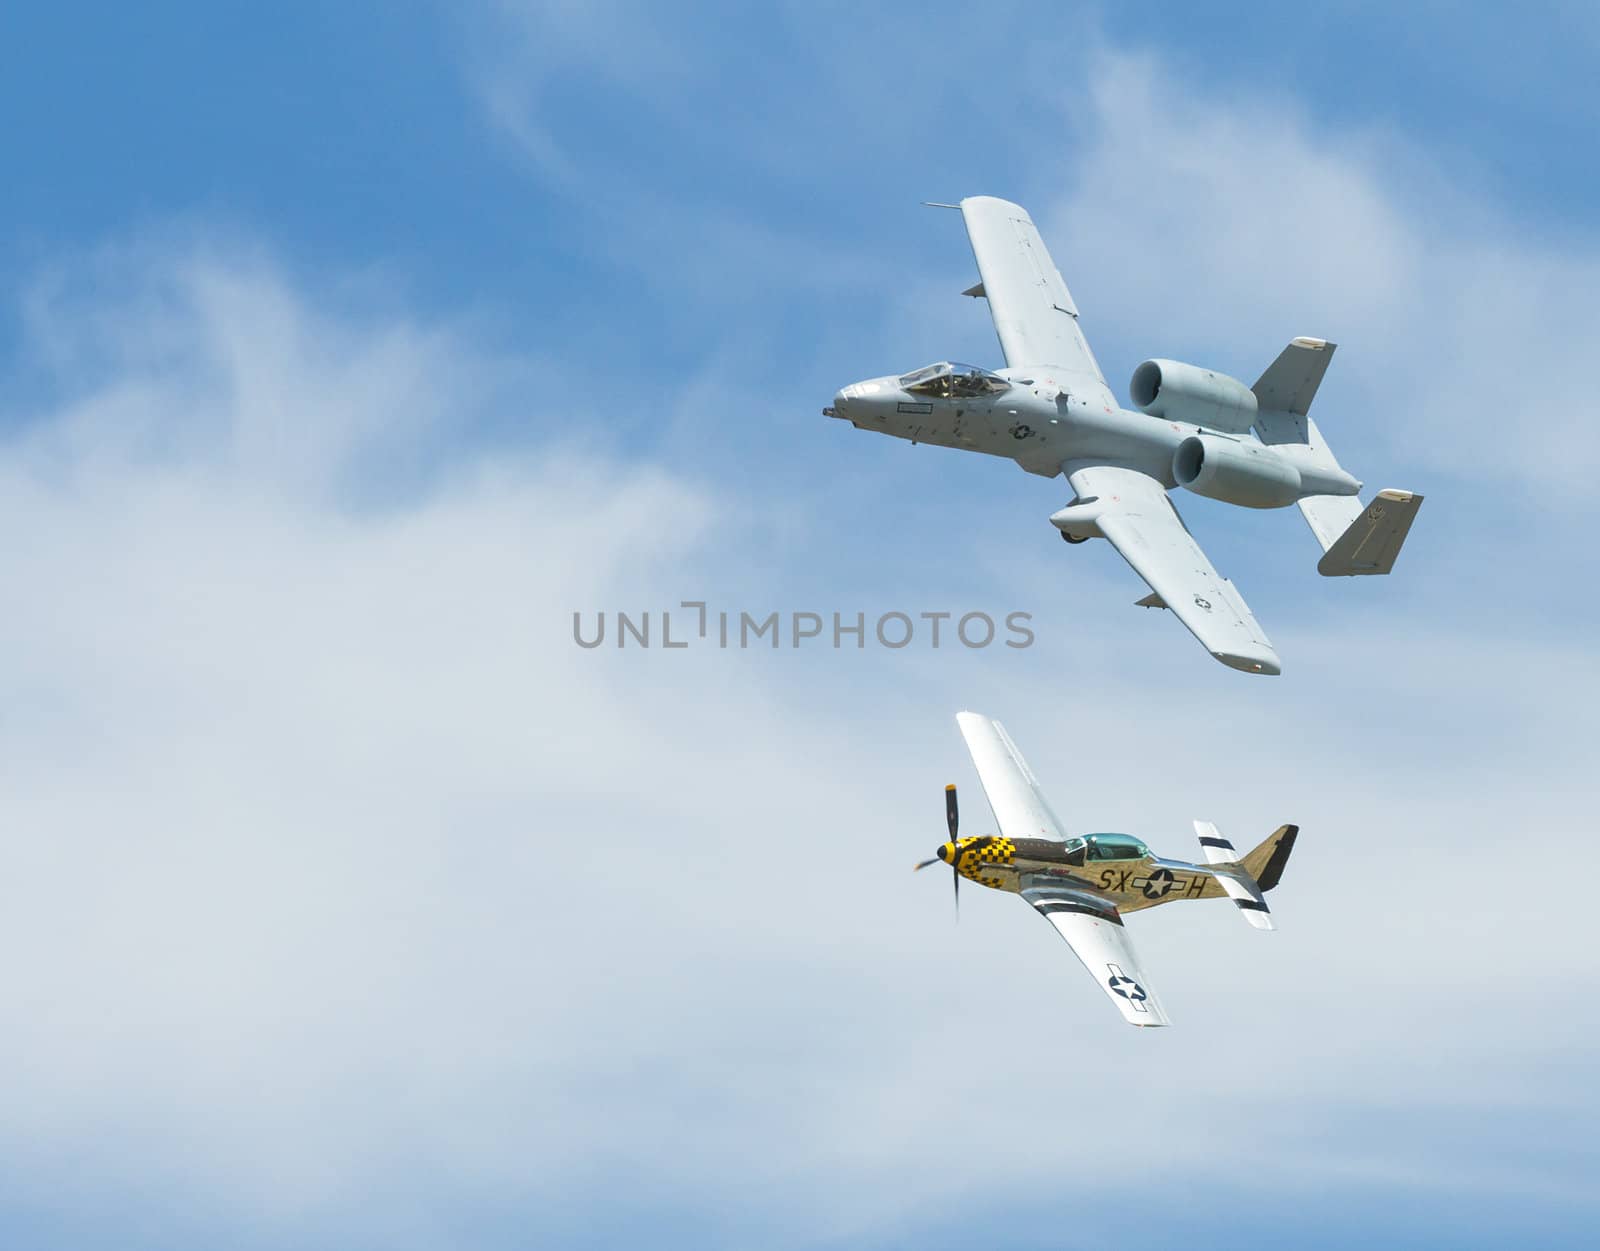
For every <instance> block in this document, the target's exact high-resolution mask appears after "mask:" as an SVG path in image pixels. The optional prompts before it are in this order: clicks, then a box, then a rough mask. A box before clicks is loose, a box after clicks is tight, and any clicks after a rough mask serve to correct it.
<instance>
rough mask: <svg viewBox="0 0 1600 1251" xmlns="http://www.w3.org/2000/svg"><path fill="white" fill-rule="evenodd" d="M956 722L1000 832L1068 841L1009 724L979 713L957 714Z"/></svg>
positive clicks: (1007, 835) (1017, 836)
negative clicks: (1008, 728)
mask: <svg viewBox="0 0 1600 1251" xmlns="http://www.w3.org/2000/svg"><path fill="white" fill-rule="evenodd" d="M956 724H957V725H959V726H960V727H961V737H962V738H964V739H966V740H967V750H968V751H969V752H971V753H972V763H973V764H974V765H976V766H977V768H978V780H979V781H980V782H982V783H983V793H984V795H985V796H986V797H987V798H988V800H989V807H990V808H991V809H992V810H993V812H994V819H995V821H996V823H997V824H998V825H999V826H1000V832H1001V833H1002V834H1004V835H1005V836H1006V837H1007V838H1009V839H1018V838H1051V839H1055V840H1056V841H1058V842H1060V841H1063V840H1065V839H1066V837H1067V835H1066V833H1065V831H1063V830H1062V828H1061V822H1060V821H1059V820H1058V819H1057V818H1056V814H1055V813H1053V812H1051V811H1050V805H1049V804H1048V803H1046V802H1045V798H1044V794H1043V792H1041V791H1040V790H1039V780H1038V779H1037V778H1035V777H1034V776H1033V770H1032V769H1030V768H1028V762H1027V761H1026V760H1024V759H1023V758H1022V753H1021V752H1019V751H1018V750H1017V745H1016V744H1015V743H1013V742H1012V741H1011V736H1010V735H1009V734H1007V733H1006V728H1005V726H1003V725H1001V724H1000V723H999V722H998V721H991V720H990V719H989V718H988V717H985V716H981V715H980V714H978V713H976V712H961V713H957V714H956Z"/></svg>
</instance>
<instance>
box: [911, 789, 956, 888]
mask: <svg viewBox="0 0 1600 1251" xmlns="http://www.w3.org/2000/svg"><path fill="white" fill-rule="evenodd" d="M944 820H945V824H946V825H948V826H949V827H950V842H949V844H948V846H949V848H950V874H951V876H952V877H953V878H954V879H955V884H956V914H957V915H958V916H959V915H960V913H961V850H962V849H961V847H960V845H959V844H958V843H957V842H956V830H957V829H958V828H959V827H960V825H961V813H960V811H959V809H957V807H956V787H955V783H954V782H952V783H951V784H950V785H949V786H947V787H945V788H944ZM944 852H945V849H944V848H943V847H941V848H939V854H938V855H936V856H934V857H933V858H932V859H930V860H924V861H923V862H922V863H921V864H919V865H918V866H917V867H916V869H913V870H912V872H913V873H915V872H918V871H919V870H922V869H926V868H927V867H928V866H929V865H930V864H935V863H937V862H938V861H940V860H943V859H944V858H945V855H944Z"/></svg>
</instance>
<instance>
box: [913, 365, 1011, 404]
mask: <svg viewBox="0 0 1600 1251" xmlns="http://www.w3.org/2000/svg"><path fill="white" fill-rule="evenodd" d="M1010 385H1011V384H1010V383H1009V382H1007V381H1006V380H1005V379H1004V378H1002V377H1001V376H1000V375H999V374H995V373H990V372H989V371H988V370H987V369H979V368H978V367H977V366H976V365H962V364H959V363H957V362H956V361H940V362H939V363H938V364H937V365H927V366H925V367H923V368H922V369H916V370H913V371H912V372H911V373H909V374H906V375H905V376H904V377H902V378H901V379H900V389H901V390H903V391H909V392H910V393H911V394H912V395H931V396H933V397H935V398H936V399H941V400H948V399H960V398H970V397H975V396H982V395H998V394H999V393H1000V392H1001V391H1004V390H1006V389H1007V388H1008V387H1010Z"/></svg>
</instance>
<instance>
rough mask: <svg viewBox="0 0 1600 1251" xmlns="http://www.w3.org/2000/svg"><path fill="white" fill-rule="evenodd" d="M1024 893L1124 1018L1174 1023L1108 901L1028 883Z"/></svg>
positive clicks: (1144, 1022) (1139, 1022)
mask: <svg viewBox="0 0 1600 1251" xmlns="http://www.w3.org/2000/svg"><path fill="white" fill-rule="evenodd" d="M1022 897H1023V898H1024V899H1026V900H1027V901H1028V902H1029V903H1030V904H1032V905H1033V906H1034V907H1035V908H1036V909H1037V910H1038V911H1039V913H1040V914H1041V915H1042V916H1043V917H1044V919H1045V920H1046V921H1048V922H1050V924H1051V925H1053V926H1055V927H1056V930H1057V932H1058V933H1060V935H1061V937H1062V938H1064V939H1066V940H1067V945H1068V946H1069V947H1071V948H1072V954H1073V955H1075V956H1077V957H1078V959H1079V960H1081V961H1083V967H1084V968H1086V969H1088V970H1089V975H1090V976H1091V977H1093V978H1094V980H1095V981H1096V982H1098V983H1099V984H1100V989H1101V990H1102V991H1104V992H1105V994H1106V997H1107V998H1108V999H1110V1000H1111V1002H1112V1003H1114V1004H1115V1005H1116V1006H1117V1010H1118V1011H1119V1012H1121V1013H1122V1017H1123V1019H1124V1020H1125V1021H1127V1022H1128V1023H1129V1024H1130V1025H1168V1024H1171V1022H1170V1021H1169V1020H1168V1018H1167V1014H1166V1011H1165V1010H1164V1009H1163V1008H1162V1007H1161V1001H1160V1000H1158V999H1157V998H1156V997H1155V995H1154V993H1153V992H1152V991H1151V990H1150V988H1149V985H1148V983H1147V982H1146V981H1145V976H1144V971H1143V970H1142V969H1141V968H1140V967H1139V957H1138V956H1137V955H1135V954H1134V950H1133V943H1132V941H1131V940H1130V939H1129V938H1128V931H1127V928H1126V927H1125V926H1124V925H1123V924H1122V918H1121V917H1120V916H1118V914H1117V910H1116V909H1115V908H1114V907H1111V905H1110V901H1108V900H1103V899H1098V898H1097V897H1095V896H1093V895H1089V894H1087V893H1084V894H1080V893H1078V892H1076V891H1071V890H1063V889H1061V888H1059V887H1055V886H1040V887H1033V886H1024V887H1023V889H1022Z"/></svg>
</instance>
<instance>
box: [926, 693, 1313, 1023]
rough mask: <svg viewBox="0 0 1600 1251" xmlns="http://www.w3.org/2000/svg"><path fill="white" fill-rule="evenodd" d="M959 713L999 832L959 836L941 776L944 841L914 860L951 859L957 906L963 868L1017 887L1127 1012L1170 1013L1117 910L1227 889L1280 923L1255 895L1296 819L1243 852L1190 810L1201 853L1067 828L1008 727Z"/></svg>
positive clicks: (1282, 855)
mask: <svg viewBox="0 0 1600 1251" xmlns="http://www.w3.org/2000/svg"><path fill="white" fill-rule="evenodd" d="M956 722H957V723H958V724H959V725H960V726H961V734H962V737H963V738H965V739H966V740H967V750H968V751H969V752H971V753H972V763H973V764H974V765H976V766H977V769H978V780H979V781H980V782H982V783H983V793H984V794H985V795H986V796H988V799H989V807H990V808H991V809H993V810H994V819H995V821H996V823H997V824H998V825H999V827H1000V833H999V834H993V835H990V834H985V835H980V836H978V837H977V838H962V837H960V827H959V823H958V812H957V809H956V788H955V787H954V786H947V787H946V788H945V819H946V821H947V822H948V824H949V828H950V841H949V842H947V843H945V844H943V845H942V846H941V847H940V848H939V850H938V852H937V853H936V854H935V855H934V856H933V857H932V858H931V859H928V860H924V861H923V862H922V863H921V864H919V865H918V866H917V868H918V869H926V868H927V867H928V866H929V865H933V864H939V863H941V862H943V863H944V864H948V865H949V866H950V867H951V869H953V870H954V877H955V886H956V902H957V904H958V906H959V904H960V900H961V879H962V878H966V879H968V880H969V881H973V882H977V883H979V884H980V885H983V886H988V887H992V888H993V889H995V890H1003V891H1011V892H1013V893H1014V894H1018V895H1021V896H1022V898H1023V899H1025V900H1026V901H1027V902H1028V903H1030V904H1032V905H1033V907H1034V909H1035V911H1037V912H1038V913H1039V914H1040V915H1041V916H1042V917H1044V919H1045V920H1046V921H1049V922H1050V924H1051V925H1053V926H1055V928H1056V930H1057V932H1059V933H1060V935H1061V937H1062V938H1064V939H1066V940H1067V943H1068V944H1069V945H1070V946H1071V947H1072V950H1073V952H1074V954H1076V955H1077V957H1078V959H1079V960H1081V961H1083V967H1084V968H1086V969H1088V970H1089V975H1090V976H1091V977H1093V978H1094V979H1095V981H1097V982H1099V983H1100V989H1101V990H1103V991H1105V993H1106V994H1107V995H1108V996H1110V998H1111V1001H1112V1002H1113V1003H1114V1004H1116V1005H1117V1008H1118V1010H1119V1011H1120V1012H1121V1013H1122V1015H1123V1016H1124V1017H1125V1018H1126V1019H1127V1020H1128V1021H1129V1022H1131V1023H1132V1024H1134V1025H1167V1024H1170V1022H1169V1021H1168V1019H1167V1014H1166V1013H1165V1012H1164V1011H1163V1010H1162V1007H1161V1002H1160V1000H1158V999H1157V998H1156V996H1155V994H1154V992H1153V991H1151V989H1150V984H1149V982H1148V981H1147V980H1146V979H1145V975H1144V973H1143V972H1141V971H1140V968H1139V958H1138V957H1137V956H1136V955H1134V953H1133V944H1132V942H1131V941H1130V940H1129V938H1128V931H1127V929H1126V927H1125V926H1124V924H1123V920H1122V917H1123V914H1124V913H1127V912H1133V911H1134V910H1136V909H1139V908H1154V907H1156V906H1157V905H1159V904H1167V903H1173V902H1176V901H1177V900H1180V899H1220V898H1228V899H1231V900H1233V902H1234V906H1235V907H1237V908H1238V909H1239V913H1240V915H1241V916H1243V917H1244V919H1245V920H1246V921H1248V922H1249V923H1250V924H1251V925H1253V926H1255V927H1256V928H1257V929H1260V930H1270V929H1275V928H1276V926H1274V925H1273V922H1272V914H1271V913H1270V912H1269V911H1268V910H1267V901H1266V900H1265V899H1264V898H1262V895H1263V894H1264V892H1266V891H1269V890H1271V889H1272V888H1273V887H1275V886H1277V885H1278V881H1279V879H1280V878H1281V877H1282V876H1283V868H1284V865H1286V864H1287V863H1288V861H1289V853H1290V852H1291V851H1292V850H1293V849H1294V840H1295V836H1296V834H1298V832H1299V830H1298V827H1296V826H1293V825H1282V826H1279V827H1278V828H1277V830H1275V831H1274V832H1273V833H1272V834H1271V835H1269V836H1268V837H1267V839H1266V841H1264V842H1263V843H1262V844H1261V845H1260V846H1259V847H1257V848H1255V850H1253V851H1250V852H1247V853H1245V854H1244V855H1243V856H1241V855H1239V853H1238V852H1236V851H1235V850H1234V847H1233V844H1232V843H1230V842H1229V841H1228V840H1227V839H1225V838H1223V837H1222V835H1221V834H1219V833H1218V832H1217V827H1216V826H1214V825H1212V824H1211V823H1210V822H1209V821H1196V822H1195V823H1194V828H1195V833H1197V834H1198V835H1199V836H1200V848H1201V851H1202V852H1204V854H1205V859H1206V863H1205V864H1203V865H1201V864H1190V863H1189V862H1188V861H1186V860H1164V859H1162V858H1161V857H1160V856H1154V855H1151V853H1150V849H1149V848H1148V847H1146V846H1145V845H1144V843H1142V842H1140V841H1139V840H1138V839H1136V838H1132V837H1130V836H1129V835H1127V834H1090V835H1087V836H1086V837H1082V838H1068V837H1067V835H1066V832H1065V831H1064V830H1063V829H1062V826H1061V822H1060V821H1059V820H1057V818H1056V815H1055V813H1053V812H1052V811H1051V810H1050V805H1049V804H1048V803H1046V802H1045V798H1044V795H1043V793H1042V792H1041V791H1040V790H1039V783H1038V781H1037V780H1035V778H1034V776H1033V771H1032V770H1031V769H1029V768H1028V764H1027V762H1026V761H1025V760H1023V758H1022V753H1021V752H1019V751H1018V750H1017V748H1016V744H1014V743H1013V742H1012V741H1011V736H1010V735H1008V734H1007V733H1006V731H1005V727H1004V726H1002V725H1001V724H1000V723H999V722H998V721H991V720H989V718H988V717H984V716H980V715H978V714H977V713H975V712H963V713H960V714H959V715H958V716H957V717H956Z"/></svg>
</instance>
